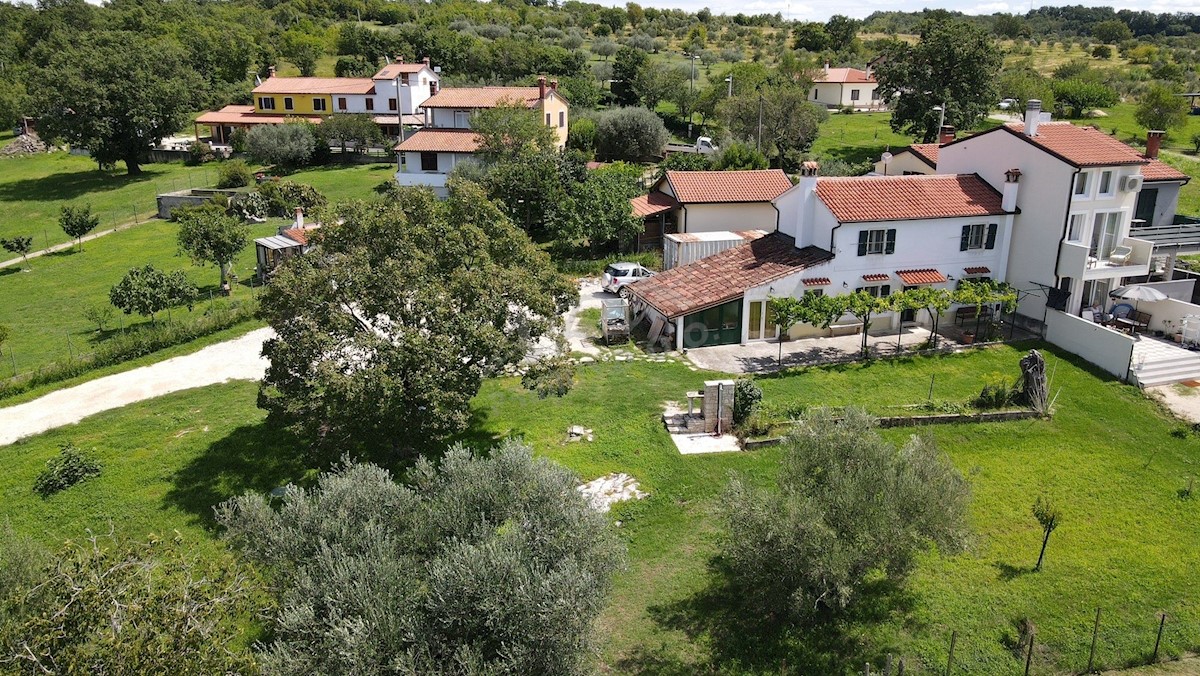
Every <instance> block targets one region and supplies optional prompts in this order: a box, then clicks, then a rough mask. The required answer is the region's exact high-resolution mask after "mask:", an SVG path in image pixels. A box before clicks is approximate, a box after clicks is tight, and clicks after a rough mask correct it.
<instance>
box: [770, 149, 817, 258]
mask: <svg viewBox="0 0 1200 676" xmlns="http://www.w3.org/2000/svg"><path fill="white" fill-rule="evenodd" d="M819 170H820V165H819V164H817V163H816V162H813V161H811V160H810V161H807V162H805V163H803V164H801V165H800V180H799V181H797V182H796V188H795V189H796V190H798V191H799V195H800V203H799V205H798V206H797V208H796V212H795V217H794V218H793V217H792V216H791V214H790V213H787V214H786V215H787V216H788V218H786V219H785V218H783V216H784V215H785V212H784V211H781V212H780V219H779V228H778V229H779V231H780V232H782V233H783V234H785V235H790V236H791V237H792V238H793V239H795V240H796V247H797V248H804V247H805V246H807V245H809V244H812V243H813V242H812V241H811V240H812V237H813V236H812V227H813V218H814V214H815V204H816V201H817V194H816V193H817V174H818V173H819ZM785 194H786V193H785Z"/></svg>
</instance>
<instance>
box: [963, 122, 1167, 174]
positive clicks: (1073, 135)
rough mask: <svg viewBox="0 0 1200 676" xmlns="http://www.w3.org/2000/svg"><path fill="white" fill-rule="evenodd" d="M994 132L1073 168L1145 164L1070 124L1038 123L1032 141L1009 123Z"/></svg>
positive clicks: (1095, 132)
mask: <svg viewBox="0 0 1200 676" xmlns="http://www.w3.org/2000/svg"><path fill="white" fill-rule="evenodd" d="M997 128H998V129H1004V130H1006V131H1008V132H1009V133H1010V134H1013V135H1014V136H1018V137H1020V138H1022V139H1024V140H1026V141H1029V142H1030V143H1033V144H1034V145H1036V146H1038V147H1040V148H1042V149H1043V150H1045V151H1047V152H1049V153H1050V154H1052V155H1054V156H1056V157H1058V158H1060V159H1062V160H1064V161H1065V162H1067V163H1068V164H1071V165H1074V166H1076V167H1110V166H1115V165H1123V164H1146V162H1147V161H1148V160H1147V159H1146V158H1144V157H1142V156H1141V155H1140V154H1139V153H1138V151H1136V150H1134V149H1133V148H1130V147H1129V146H1127V145H1125V144H1124V143H1121V142H1120V141H1118V140H1117V139H1115V138H1113V137H1112V136H1109V135H1108V134H1105V133H1104V132H1102V131H1100V130H1099V129H1094V128H1092V127H1080V126H1077V125H1074V124H1071V123H1070V122H1041V123H1039V124H1038V128H1037V135H1036V136H1032V137H1030V136H1026V135H1025V125H1024V124H1023V123H1020V122H1010V123H1008V124H1006V125H1004V126H1002V127H997ZM983 133H987V132H983ZM967 138H970V137H967Z"/></svg>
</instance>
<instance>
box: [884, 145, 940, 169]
mask: <svg viewBox="0 0 1200 676" xmlns="http://www.w3.org/2000/svg"><path fill="white" fill-rule="evenodd" d="M940 146H941V144H940V143H914V144H912V145H910V146H908V147H907V148H902V149H900V150H897V151H896V152H894V153H892V158H891V160H890V161H888V162H884V161H883V160H882V159H880V160H879V161H877V162H876V163H875V173H876V174H879V175H880V176H912V175H914V174H936V173H937V158H938V148H939V147H940Z"/></svg>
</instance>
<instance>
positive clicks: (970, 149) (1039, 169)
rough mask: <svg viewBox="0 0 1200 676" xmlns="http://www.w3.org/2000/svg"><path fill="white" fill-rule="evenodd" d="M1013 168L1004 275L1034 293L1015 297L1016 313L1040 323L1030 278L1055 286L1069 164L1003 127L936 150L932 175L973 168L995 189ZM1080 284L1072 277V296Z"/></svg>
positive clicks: (1038, 298) (1042, 301)
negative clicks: (1013, 202)
mask: <svg viewBox="0 0 1200 676" xmlns="http://www.w3.org/2000/svg"><path fill="white" fill-rule="evenodd" d="M1014 168H1016V169H1020V170H1021V181H1020V186H1019V189H1018V192H1017V208H1018V209H1020V211H1021V213H1020V215H1019V216H1017V217H1016V218H1015V219H1014V220H1015V225H1014V227H1013V233H1012V244H1011V252H1012V253H1011V255H1010V256H1009V257H1008V265H1007V269H1006V271H1005V278H1006V279H1007V280H1008V281H1009V283H1011V284H1012V285H1013V286H1015V287H1016V288H1017V289H1019V290H1022V291H1035V293H1031V294H1029V295H1027V296H1025V297H1023V298H1022V299H1021V301H1020V303H1019V305H1018V307H1017V312H1019V313H1020V314H1023V315H1025V316H1027V317H1031V318H1033V319H1036V320H1038V321H1041V318H1042V315H1043V313H1044V312H1045V307H1046V297H1045V295H1044V294H1042V293H1037V292H1036V291H1037V289H1038V287H1037V284H1034V282H1037V283H1040V284H1045V285H1047V286H1051V287H1054V286H1057V285H1058V277H1057V276H1056V274H1055V273H1056V266H1057V263H1058V253H1059V244H1060V242H1061V241H1062V239H1063V235H1064V228H1065V227H1066V217H1067V204H1068V199H1069V196H1070V194H1071V186H1072V179H1073V176H1074V174H1075V169H1074V167H1072V166H1070V165H1068V164H1067V163H1066V162H1063V161H1061V160H1059V159H1057V158H1055V157H1054V156H1052V155H1049V154H1048V153H1046V152H1044V151H1042V150H1041V149H1040V148H1038V147H1036V146H1034V145H1033V144H1030V143H1026V142H1024V141H1022V140H1021V139H1018V138H1014V137H1013V136H1012V135H1011V134H1009V133H1008V132H1006V131H1004V130H998V131H994V132H991V133H986V134H982V135H979V136H974V137H971V138H968V139H966V140H963V141H960V142H958V143H954V144H951V145H948V146H943V147H942V148H941V149H940V150H939V151H938V172H937V173H939V174H963V173H972V172H974V173H977V174H979V175H980V176H981V177H982V178H983V179H984V180H985V181H987V182H988V183H990V184H992V186H993V187H995V188H997V189H1002V188H1003V186H1004V172H1005V171H1007V170H1009V169H1014ZM1079 273H1080V274H1082V270H1080V271H1079ZM1082 284H1083V282H1082V280H1081V277H1077V278H1076V279H1074V280H1073V281H1072V287H1071V289H1072V292H1073V293H1072V297H1073V298H1074V297H1077V296H1078V295H1079V294H1078V291H1079V289H1080V288H1081V287H1082Z"/></svg>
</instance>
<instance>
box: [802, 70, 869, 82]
mask: <svg viewBox="0 0 1200 676" xmlns="http://www.w3.org/2000/svg"><path fill="white" fill-rule="evenodd" d="M813 82H845V83H846V84H874V83H875V76H874V75H868V74H867V71H865V70H859V69H857V68H830V69H829V70H825V69H821V71H820V72H818V73H817V76H816V77H814V78H813Z"/></svg>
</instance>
